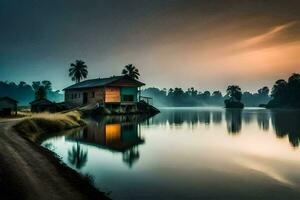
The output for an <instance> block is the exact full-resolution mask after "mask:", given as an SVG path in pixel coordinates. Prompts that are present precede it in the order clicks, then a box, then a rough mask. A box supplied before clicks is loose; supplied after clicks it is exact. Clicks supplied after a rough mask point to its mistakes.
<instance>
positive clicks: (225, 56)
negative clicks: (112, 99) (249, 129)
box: [0, 0, 300, 91]
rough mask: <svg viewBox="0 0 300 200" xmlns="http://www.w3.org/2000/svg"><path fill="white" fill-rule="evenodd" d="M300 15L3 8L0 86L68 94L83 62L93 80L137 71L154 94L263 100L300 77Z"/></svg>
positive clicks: (227, 5)
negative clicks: (48, 87)
mask: <svg viewBox="0 0 300 200" xmlns="http://www.w3.org/2000/svg"><path fill="white" fill-rule="evenodd" d="M299 10H300V1H299V0H289V1H288V2H285V1H282V0H264V1H262V0H251V1H250V0H226V1H223V0H209V1H208V0H164V1H161V0H151V1H147V0H145V1H144V0H128V1H126V2H125V1H124V2H123V1H113V0H112V1H102V0H91V1H89V2H87V1H80V0H79V1H76V2H68V1H59V0H53V1H45V2H42V1H41V2H37V1H30V0H29V1H26V2H22V1H18V0H13V1H3V2H2V1H0V25H1V27H2V31H1V32H0V44H1V45H0V80H9V81H17V82H18V81H21V80H24V81H27V82H29V83H30V82H32V81H34V80H45V79H46V80H50V81H51V82H53V87H54V88H55V89H62V88H64V87H66V86H68V85H70V84H71V83H72V81H71V79H69V77H68V67H69V64H70V63H71V62H74V61H75V60H76V59H82V60H84V61H86V63H87V65H88V69H89V75H88V77H89V78H98V77H107V76H111V75H118V74H120V73H121V70H122V68H123V66H125V65H126V64H129V63H132V64H134V65H135V66H136V67H137V68H138V69H139V70H140V72H141V80H142V81H143V82H145V83H146V84H147V86H156V87H160V88H164V87H166V88H169V87H183V88H185V89H186V88H187V87H191V86H194V87H196V88H198V89H200V90H216V89H218V90H221V91H224V90H225V88H226V87H227V85H229V84H238V85H240V86H241V88H242V89H243V90H250V91H256V90H257V89H259V88H260V87H262V86H265V85H267V86H269V87H272V85H273V83H274V82H275V81H276V80H277V79H279V78H287V77H288V76H289V75H290V74H291V73H293V72H296V73H300V59H299V58H298V57H299V56H298V55H299V52H300V51H299V50H300V12H299ZM20 33H21V34H20ZM45 69H47V73H43V72H44V71H45ZM48 69H51V70H48Z"/></svg>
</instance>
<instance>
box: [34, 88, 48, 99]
mask: <svg viewBox="0 0 300 200" xmlns="http://www.w3.org/2000/svg"><path fill="white" fill-rule="evenodd" d="M46 98H47V92H46V88H45V87H44V86H40V87H39V88H38V89H37V90H36V91H35V99H36V100H40V99H46Z"/></svg>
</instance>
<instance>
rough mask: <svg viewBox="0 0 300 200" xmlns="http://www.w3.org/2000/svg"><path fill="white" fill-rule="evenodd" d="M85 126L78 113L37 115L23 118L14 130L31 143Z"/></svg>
mask: <svg viewBox="0 0 300 200" xmlns="http://www.w3.org/2000/svg"><path fill="white" fill-rule="evenodd" d="M82 125H85V122H84V121H83V120H82V119H81V113H80V112H79V111H70V112H66V113H37V114H32V115H31V116H30V117H27V118H24V119H23V120H21V121H20V122H18V123H17V124H16V125H15V126H14V128H15V129H16V131H17V132H19V133H21V134H23V135H24V136H25V137H27V138H28V139H30V140H31V141H37V139H38V138H39V137H41V136H43V135H45V134H51V133H53V134H57V133H58V132H61V131H64V130H68V129H72V128H76V127H80V126H82Z"/></svg>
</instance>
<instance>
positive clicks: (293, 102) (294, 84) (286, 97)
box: [267, 74, 300, 108]
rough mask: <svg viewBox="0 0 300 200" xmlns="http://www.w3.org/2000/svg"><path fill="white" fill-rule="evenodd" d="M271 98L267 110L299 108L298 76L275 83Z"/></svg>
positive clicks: (299, 76) (294, 75)
mask: <svg viewBox="0 0 300 200" xmlns="http://www.w3.org/2000/svg"><path fill="white" fill-rule="evenodd" d="M271 96H272V100H271V101H270V102H269V103H268V104H267V108H300V74H293V75H292V76H290V77H289V78H288V81H285V80H284V79H280V80H278V81H276V82H275V84H274V86H273V89H272V94H271Z"/></svg>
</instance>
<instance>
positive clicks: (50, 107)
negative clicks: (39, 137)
mask: <svg viewBox="0 0 300 200" xmlns="http://www.w3.org/2000/svg"><path fill="white" fill-rule="evenodd" d="M30 105H31V112H56V110H57V106H56V103H54V102H52V101H49V100H48V99H37V100H34V101H32V102H30Z"/></svg>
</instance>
